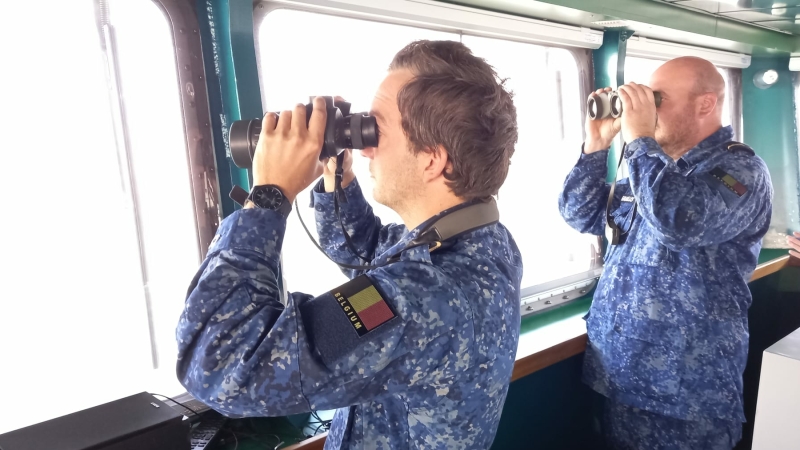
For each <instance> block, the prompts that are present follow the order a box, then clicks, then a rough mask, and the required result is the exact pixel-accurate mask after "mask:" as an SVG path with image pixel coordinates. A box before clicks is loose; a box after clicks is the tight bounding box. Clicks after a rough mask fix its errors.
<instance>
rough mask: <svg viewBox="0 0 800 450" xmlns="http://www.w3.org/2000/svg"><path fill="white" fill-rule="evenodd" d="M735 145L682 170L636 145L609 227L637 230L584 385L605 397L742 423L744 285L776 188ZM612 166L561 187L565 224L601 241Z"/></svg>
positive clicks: (595, 326)
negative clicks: (607, 181) (613, 224)
mask: <svg viewBox="0 0 800 450" xmlns="http://www.w3.org/2000/svg"><path fill="white" fill-rule="evenodd" d="M732 136H733V132H732V130H731V128H730V127H723V128H721V129H719V130H718V131H717V132H716V133H714V134H713V135H711V136H709V137H708V138H707V139H705V140H704V141H703V142H701V143H700V144H698V145H697V146H696V147H695V148H693V149H691V150H690V151H689V152H688V153H686V154H685V155H684V156H683V157H681V158H680V159H678V160H677V161H675V160H673V159H672V158H670V157H669V156H667V155H666V154H665V153H664V151H663V150H662V149H661V147H660V146H659V145H658V144H657V143H656V141H655V140H654V139H652V138H640V139H636V140H634V141H633V142H631V143H630V144H628V146H627V149H626V151H625V157H626V159H627V164H628V172H629V174H630V175H629V177H628V178H627V179H623V180H620V181H619V182H618V184H617V188H616V191H615V195H614V200H613V204H612V216H613V219H614V221H615V222H616V223H617V224H618V225H620V226H622V227H623V229H628V227H630V231H629V232H628V233H627V235H626V236H625V237H624V240H623V241H622V242H621V243H620V244H619V245H616V246H612V247H611V248H610V250H609V252H607V254H606V257H605V267H604V270H603V274H602V276H601V277H600V281H599V283H598V286H597V290H596V292H595V294H594V300H593V302H592V306H591V308H590V310H589V314H588V316H587V318H586V319H587V323H586V327H587V330H588V335H589V345H588V347H587V349H586V356H585V360H584V374H583V378H584V381H585V382H586V383H587V384H588V385H589V386H591V387H592V388H593V389H594V390H596V391H597V392H599V393H601V394H603V395H605V396H607V397H610V398H612V399H616V400H617V401H620V402H622V403H625V404H628V405H631V406H634V407H637V408H640V409H645V410H648V411H652V412H655V413H658V414H662V415H666V416H671V417H676V418H679V419H686V420H697V419H699V418H720V419H729V420H740V421H744V411H743V406H742V373H743V371H744V368H745V364H746V362H747V349H748V339H749V333H748V325H747V309H748V308H749V307H750V303H751V300H752V299H751V296H750V291H749V289H748V285H747V283H748V280H749V278H750V276H751V275H752V273H753V270H754V269H755V266H756V264H757V261H758V254H759V251H760V249H761V238H762V237H763V236H764V234H766V232H767V229H768V227H769V222H770V216H771V211H772V184H771V181H770V176H769V172H768V171H767V167H766V164H765V163H764V161H763V160H762V159H761V158H759V157H758V156H755V154H754V153H753V152H752V150H750V149H749V147H745V146H741V145H733V146H729V143H730V141H731V137H732ZM607 156H608V152H607V151H601V152H596V153H593V154H589V155H586V154H582V155H581V157H580V160H579V161H578V163H577V165H576V166H575V167H574V168H573V169H572V171H571V172H570V174H569V175H568V176H567V179H566V182H565V183H564V189H563V191H562V193H561V197H560V200H559V207H560V210H561V215H562V216H563V217H564V219H565V220H566V221H567V223H568V224H570V225H571V226H572V227H573V228H575V229H577V230H579V231H581V232H583V233H592V234H595V235H602V234H603V230H604V226H605V211H606V202H607V197H608V194H609V189H610V185H609V184H607V183H606V182H605V179H606V168H607V166H606V159H607ZM634 201H635V202H637V204H638V211H637V213H636V215H635V217H632V215H633V214H632V205H633V202H634ZM631 221H632V225H631Z"/></svg>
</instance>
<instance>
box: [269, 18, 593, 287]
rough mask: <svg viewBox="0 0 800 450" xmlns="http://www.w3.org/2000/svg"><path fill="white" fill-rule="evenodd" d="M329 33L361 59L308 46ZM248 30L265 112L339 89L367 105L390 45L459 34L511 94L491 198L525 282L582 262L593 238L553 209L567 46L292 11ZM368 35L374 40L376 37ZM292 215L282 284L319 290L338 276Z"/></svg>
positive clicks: (573, 103) (578, 135) (567, 78)
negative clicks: (505, 149) (506, 139)
mask: <svg viewBox="0 0 800 450" xmlns="http://www.w3.org/2000/svg"><path fill="white" fill-rule="evenodd" d="M300 28H302V29H303V30H304V33H303V34H302V35H301V36H297V34H296V33H294V32H293V31H292V30H297V29H300ZM329 30H347V35H349V36H360V37H362V38H361V39H359V40H358V44H359V54H360V55H370V56H369V58H353V57H351V56H350V55H349V53H347V51H348V50H347V48H348V47H346V46H341V47H339V46H330V47H319V46H318V45H316V44H317V43H319V42H322V41H324V40H325V39H329V37H330V36H329V34H330V33H329ZM288 34H293V35H295V36H297V37H298V39H302V41H300V42H297V46H299V47H302V48H304V49H306V50H304V52H303V54H302V55H301V54H299V53H298V52H296V51H295V50H294V49H295V48H296V47H295V46H292V47H291V48H290V47H288V46H275V45H267V43H270V42H277V41H278V40H280V39H281V37H282V36H286V35H288ZM256 36H257V54H258V59H259V68H260V77H261V87H262V98H263V100H264V109H265V111H280V110H282V109H287V108H291V107H293V105H295V104H296V103H297V102H302V101H306V100H307V99H308V98H309V96H310V95H341V96H342V97H344V98H345V99H347V100H348V101H350V102H351V103H352V104H353V108H352V110H353V111H368V110H369V109H370V105H371V103H372V96H373V95H374V92H375V90H376V89H377V87H378V85H379V84H380V82H381V81H382V80H383V77H384V76H385V74H386V69H387V67H388V65H389V63H390V62H391V60H392V58H393V56H394V54H395V53H396V52H397V51H398V50H400V49H401V48H402V47H404V46H405V45H407V44H408V43H409V42H411V41H413V40H416V39H449V40H456V41H458V40H461V41H462V42H463V43H464V44H466V45H467V46H469V47H470V48H471V49H472V50H473V52H474V53H475V54H476V55H478V56H481V57H484V58H486V59H487V61H488V62H489V63H490V64H492V65H493V66H494V67H495V69H496V70H497V72H498V74H499V76H500V77H503V78H508V86H509V87H510V88H511V89H512V90H513V91H514V93H515V97H514V99H515V100H514V101H515V105H516V107H517V113H518V124H519V133H520V135H519V142H518V144H517V147H516V151H515V153H514V157H513V158H512V165H511V169H510V172H509V175H508V178H507V180H506V183H505V185H504V186H503V187H502V189H501V190H500V193H499V196H498V203H499V206H500V210H501V213H500V215H501V222H502V223H503V224H505V225H506V226H507V227H508V228H509V230H510V231H511V233H512V235H513V236H514V238H515V240H516V241H517V243H518V245H519V247H520V249H521V251H522V255H523V260H524V266H525V267H524V269H525V270H524V278H523V281H522V284H523V287H529V286H533V285H538V284H542V283H544V282H547V281H552V280H555V279H559V278H563V277H566V276H569V275H574V274H577V273H582V272H586V271H587V270H588V269H589V268H590V264H591V263H592V261H593V255H594V253H593V252H594V245H596V244H597V239H596V238H595V237H592V236H586V235H581V234H579V233H577V232H575V231H574V230H572V229H571V228H569V227H568V226H567V225H566V224H565V223H564V221H563V219H562V218H561V217H560V215H559V213H558V194H559V192H560V190H561V187H562V185H563V182H564V179H565V178H566V175H567V173H568V172H569V170H570V169H571V168H572V166H573V165H574V164H575V162H576V161H577V159H578V156H579V153H580V144H581V141H582V139H583V138H582V128H581V127H582V118H581V117H580V106H581V102H582V99H581V98H579V97H580V94H579V80H578V69H577V65H576V63H575V60H574V58H573V57H572V55H571V54H570V53H569V52H568V51H567V50H564V49H559V48H548V47H543V46H538V45H533V44H528V43H520V42H511V41H505V40H499V39H490V38H485V37H477V36H470V35H460V34H456V33H451V32H444V31H437V30H430V29H425V28H416V27H411V26H404V25H397V24H392V23H386V22H377V21H367V20H360V19H354V18H346V17H340V16H331V15H325V14H318V13H313V12H307V11H299V10H293V9H277V10H274V11H272V12H270V13H269V14H267V15H266V17H265V18H264V19H263V21H261V22H260V23H258V24H257V29H256ZM373 36H380V43H379V42H378V39H373V38H371V37H373ZM259 43H261V45H258V44H259ZM311 62H313V67H312V66H311ZM355 153H356V154H355V155H354V168H355V172H356V176H357V177H358V180H359V183H361V186H362V188H363V189H364V193H365V197H366V198H367V200H368V201H370V204H372V206H373V208H374V210H375V213H376V214H377V215H378V216H379V217H380V218H381V219H382V222H383V223H390V222H400V218H399V217H398V216H397V214H395V213H394V212H393V211H391V210H389V209H387V208H386V207H384V206H382V205H378V204H376V203H375V202H374V201H373V200H372V196H371V194H370V191H371V179H370V177H369V172H368V160H367V159H366V158H362V157H361V156H360V155H359V154H358V152H355ZM309 189H310V188H309ZM308 196H309V193H308V192H304V193H301V194H300V195H299V197H298V199H299V200H298V201H299V203H300V213H301V215H302V216H303V219H304V221H305V222H306V223H307V224H308V225H309V226H310V227H311V228H312V229H313V223H314V214H313V210H312V209H310V208H308V207H306V205H307V204H308V203H307V202H308ZM295 214H296V213H293V214H292V217H291V218H290V219H289V222H288V225H287V231H286V238H285V241H284V249H285V250H286V251H284V253H283V267H284V277H285V279H286V288H287V289H288V290H290V291H303V292H308V293H310V294H312V295H319V294H321V293H323V292H325V291H327V290H329V289H331V288H332V287H333V286H336V285H337V284H340V283H343V282H344V281H346V278H345V277H344V275H342V274H341V273H340V272H339V271H338V269H337V267H336V266H335V265H334V264H333V263H331V262H330V261H329V260H328V259H327V258H325V256H324V255H321V254H320V253H319V251H318V250H317V249H316V248H315V247H314V245H313V244H312V243H311V242H310V241H309V239H308V237H307V235H306V234H305V232H304V231H303V229H302V227H301V226H300V224H299V222H298V220H297V218H296V215H295Z"/></svg>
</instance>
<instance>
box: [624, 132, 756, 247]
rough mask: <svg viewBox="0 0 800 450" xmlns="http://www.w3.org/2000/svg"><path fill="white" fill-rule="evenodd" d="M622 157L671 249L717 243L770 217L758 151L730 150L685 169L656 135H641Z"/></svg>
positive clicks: (648, 216) (643, 210) (642, 209)
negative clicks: (712, 163)
mask: <svg viewBox="0 0 800 450" xmlns="http://www.w3.org/2000/svg"><path fill="white" fill-rule="evenodd" d="M625 157H626V158H627V161H628V170H629V172H630V176H629V179H630V184H631V188H632V189H633V192H634V196H635V197H636V201H637V202H638V205H639V213H640V214H641V215H642V217H643V218H644V220H646V221H648V222H649V223H650V224H651V225H652V226H653V228H654V229H655V230H656V236H657V238H658V239H659V240H660V241H661V243H662V244H663V245H666V246H667V247H668V248H670V249H671V250H673V251H680V250H681V249H683V248H687V247H703V246H709V245H716V244H720V243H722V242H726V241H729V240H731V239H733V238H734V237H736V236H737V235H738V234H740V233H741V232H742V231H744V230H745V229H747V228H748V227H750V226H751V225H752V224H753V223H754V222H756V221H764V220H769V211H770V209H771V204H772V183H771V181H770V177H769V171H768V170H767V167H766V164H765V163H764V161H763V160H762V159H761V158H759V157H757V156H751V155H748V154H744V153H729V154H726V155H725V156H724V157H723V158H722V159H720V161H719V162H718V163H717V164H716V165H715V167H710V168H704V169H701V170H695V171H693V172H691V173H689V174H688V175H686V174H684V173H682V172H681V170H680V168H679V167H678V164H677V163H676V162H675V161H674V160H673V159H672V158H670V157H669V156H667V154H666V153H664V150H663V149H662V148H661V146H659V145H658V143H656V141H655V140H654V139H652V138H640V139H636V140H635V141H633V142H631V143H630V144H628V147H627V149H626V150H625Z"/></svg>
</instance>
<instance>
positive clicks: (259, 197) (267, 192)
mask: <svg viewBox="0 0 800 450" xmlns="http://www.w3.org/2000/svg"><path fill="white" fill-rule="evenodd" d="M247 199H248V200H250V201H251V202H253V204H254V205H255V206H256V207H257V208H262V209H271V210H273V211H277V212H279V213H281V215H282V216H283V217H285V218H288V217H289V213H291V212H292V202H290V201H289V199H288V198H286V195H284V194H283V191H282V190H281V188H280V187H278V186H276V185H274V184H264V185H261V186H254V187H253V189H252V190H250V195H248V196H247Z"/></svg>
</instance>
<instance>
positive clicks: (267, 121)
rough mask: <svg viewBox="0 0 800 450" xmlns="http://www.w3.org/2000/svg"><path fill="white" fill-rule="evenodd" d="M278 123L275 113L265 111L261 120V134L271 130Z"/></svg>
mask: <svg viewBox="0 0 800 450" xmlns="http://www.w3.org/2000/svg"><path fill="white" fill-rule="evenodd" d="M277 125H278V115H277V114H275V113H272V112H271V113H267V115H266V116H264V120H263V121H262V122H261V135H262V136H263V135H264V134H266V133H268V132H270V131H272V130H274V129H275V127H276V126H277Z"/></svg>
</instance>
